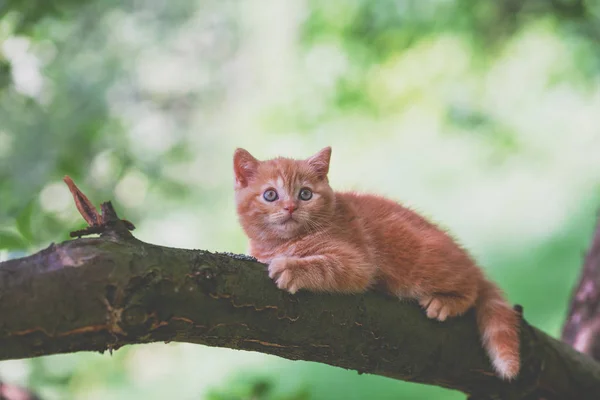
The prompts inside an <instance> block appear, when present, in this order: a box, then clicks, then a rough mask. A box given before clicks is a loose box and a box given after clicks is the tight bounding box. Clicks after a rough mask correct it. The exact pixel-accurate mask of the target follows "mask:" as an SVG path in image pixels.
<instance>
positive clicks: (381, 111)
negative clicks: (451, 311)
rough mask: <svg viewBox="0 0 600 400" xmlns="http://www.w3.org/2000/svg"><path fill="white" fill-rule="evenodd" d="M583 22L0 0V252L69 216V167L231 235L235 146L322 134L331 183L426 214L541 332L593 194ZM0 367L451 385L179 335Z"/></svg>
mask: <svg viewBox="0 0 600 400" xmlns="http://www.w3.org/2000/svg"><path fill="white" fill-rule="evenodd" d="M599 24H600V2H598V1H541V0H534V1H527V2H524V1H516V0H510V1H501V2H499V1H492V0H484V1H481V0H444V1H442V0H435V1H421V0H403V1H393V0H381V1H369V0H335V1H334V0H331V1H316V0H310V1H306V2H304V1H299V0H293V1H292V0H290V1H286V2H272V3H270V5H269V6H268V7H266V6H265V5H264V4H263V3H261V2H260V1H254V2H252V1H249V2H241V1H222V0H196V1H192V2H190V1H187V0H174V1H170V2H164V1H158V0H153V1H144V2H134V1H125V2H116V1H86V2H75V1H71V0H54V1H44V2H40V1H33V0H27V1H22V0H5V1H1V0H0V260H2V259H5V258H7V257H15V256H21V255H23V254H25V253H28V252H31V251H35V250H37V249H40V248H42V247H45V246H47V245H48V244H49V243H50V242H53V241H54V242H57V241H61V240H66V239H67V238H68V232H69V231H71V230H75V229H79V228H81V227H83V225H84V223H83V222H82V221H81V218H80V217H79V216H78V215H77V212H76V210H75V207H73V203H72V199H70V197H69V193H68V191H67V189H66V187H65V185H64V184H63V183H62V182H61V179H62V177H63V176H64V175H67V174H68V175H70V176H71V177H72V178H73V179H74V180H75V182H77V184H79V185H80V186H81V187H82V189H84V191H85V193H86V194H87V195H88V196H89V197H90V198H91V199H92V201H93V202H94V203H95V204H99V203H100V202H102V201H104V200H109V199H110V200H113V203H114V204H115V206H116V208H117V210H118V212H119V213H120V215H122V216H123V217H124V218H127V219H129V220H132V221H133V222H134V223H135V224H136V226H137V227H138V229H137V230H136V231H135V233H136V236H138V237H139V238H140V239H142V240H146V241H150V242H155V243H161V244H164V245H170V246H177V247H190V248H206V249H210V250H218V251H236V252H243V251H245V239H244V236H243V234H242V232H241V230H240V228H239V226H238V223H237V221H236V217H235V212H234V207H233V201H232V193H231V192H232V177H231V154H232V152H233V149H234V148H235V147H246V148H248V149H249V150H250V151H251V152H252V153H253V154H256V155H257V156H258V157H270V156H273V155H276V154H285V155H292V156H298V157H304V156H307V155H308V154H312V153H313V152H315V151H316V150H318V149H319V148H321V147H324V146H326V145H332V146H333V149H334V151H333V163H332V170H331V181H332V183H333V185H334V186H335V187H336V188H340V189H360V190H369V191H373V192H377V193H381V194H384V195H388V196H391V197H394V198H398V199H401V200H402V201H404V202H406V203H407V204H409V205H411V206H413V207H415V208H416V209H417V210H419V211H421V212H423V213H425V214H426V215H429V216H432V217H433V219H434V220H437V221H439V222H440V223H442V225H443V226H445V227H447V228H449V229H450V230H451V231H452V232H454V233H455V235H456V236H457V237H459V238H460V240H461V241H462V242H463V243H464V244H465V245H466V246H467V247H468V248H469V249H471V251H472V252H473V253H474V255H475V256H476V258H477V259H478V260H479V261H480V263H481V264H482V265H483V266H484V267H485V268H486V270H487V272H488V274H489V275H490V276H492V277H493V278H494V279H495V280H497V281H498V282H499V283H500V284H501V286H502V287H503V288H505V290H506V292H507V294H508V296H509V298H510V299H511V301H513V302H517V303H520V304H522V305H523V306H524V308H525V315H526V317H527V318H528V319H529V320H530V321H531V322H533V323H534V324H536V325H538V326H540V327H541V328H543V329H546V330H547V331H549V332H550V333H552V334H554V335H556V334H558V333H559V332H560V327H561V325H562V322H563V319H564V314H565V312H566V307H567V302H568V298H569V296H570V291H571V288H572V285H573V283H574V282H575V280H576V278H577V274H578V271H579V267H580V264H581V260H582V257H581V255H582V252H583V251H584V250H585V249H586V247H587V245H588V243H589V238H590V237H591V232H592V229H593V226H594V222H595V210H596V208H597V207H598V204H600V172H599V171H600V158H599V157H598V156H597V155H598V154H600V133H599V131H598V128H597V127H598V126H600V119H599V118H600V117H599V116H598V115H599V114H598V111H597V110H598V109H600V86H599V85H598V82H599V81H600V80H599V79H598V78H599V75H600V61H599V60H600V56H599V55H600V51H599V50H598V46H597V43H598V39H599V38H598V29H597V27H598V26H599ZM548 293H552V296H548ZM399 323H401V321H399ZM332 340H335V338H332ZM0 377H1V378H2V379H3V380H9V381H14V382H16V383H21V384H24V385H28V386H31V387H33V388H34V389H36V390H38V391H39V392H40V393H41V394H42V395H43V396H44V398H47V399H70V398H81V397H82V396H84V395H85V396H86V397H88V398H89V397H90V396H91V397H94V396H96V397H97V398H123V399H126V398H147V399H153V398H157V399H158V398H166V397H177V398H189V399H197V398H208V399H249V398H257V399H301V398H302V399H305V398H306V399H336V398H347V399H352V398H356V399H362V398H381V399H385V398H390V399H391V398H410V399H428V398H436V399H453V398H457V399H458V398H463V396H462V395H460V394H457V393H450V392H448V391H445V390H442V389H439V388H428V387H423V386H420V385H411V384H406V383H402V382H397V381H394V380H390V379H385V378H381V377H375V376H365V375H360V376H359V375H357V374H356V373H355V372H352V371H343V370H340V369H334V368H331V367H327V366H324V365H315V364H312V363H301V362H297V363H291V362H286V361H283V360H278V359H275V358H273V357H267V356H262V355H257V354H252V353H241V352H233V351H229V350H223V349H211V348H204V347H200V346H191V347H190V346H186V345H169V346H167V345H150V346H137V347H132V348H125V349H121V350H119V351H118V352H117V353H116V354H115V355H114V356H113V357H110V356H108V355H98V354H75V355H68V356H57V357H47V358H40V359H35V360H28V361H22V362H21V361H15V362H9V363H0ZM89 393H92V394H91V395H89V396H88V395H87V394H89Z"/></svg>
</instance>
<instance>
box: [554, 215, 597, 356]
mask: <svg viewBox="0 0 600 400" xmlns="http://www.w3.org/2000/svg"><path fill="white" fill-rule="evenodd" d="M562 338H563V340H564V341H565V342H566V343H569V344H570V345H571V346H573V347H574V348H575V349H577V350H579V351H581V352H582V353H585V354H589V355H590V356H592V357H593V358H595V359H596V360H600V218H599V219H598V223H597V225H596V233H595V234H594V238H593V239H592V245H591V246H590V249H589V251H588V253H587V255H586V257H585V261H584V263H583V270H582V271H581V277H580V280H579V284H578V285H577V288H576V289H575V290H574V293H573V297H572V300H571V306H570V308H569V314H568V317H567V322H566V323H565V326H564V327H563V333H562Z"/></svg>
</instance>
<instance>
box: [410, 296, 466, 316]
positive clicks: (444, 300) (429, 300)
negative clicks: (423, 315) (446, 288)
mask: <svg viewBox="0 0 600 400" xmlns="http://www.w3.org/2000/svg"><path fill="white" fill-rule="evenodd" d="M474 302H475V299H473V298H469V297H466V296H461V295H457V294H444V293H436V294H435V295H433V296H424V297H421V298H420V299H419V304H420V305H421V307H423V308H424V309H425V310H426V312H427V317H429V318H435V319H437V320H438V321H445V320H446V318H448V317H455V316H458V315H461V314H464V313H465V312H466V311H467V310H468V309H469V308H471V306H473V304H474Z"/></svg>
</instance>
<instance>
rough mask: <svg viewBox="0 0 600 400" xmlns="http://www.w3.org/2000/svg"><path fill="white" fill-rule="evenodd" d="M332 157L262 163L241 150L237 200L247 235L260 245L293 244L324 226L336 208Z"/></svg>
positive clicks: (324, 153) (236, 164)
mask: <svg viewBox="0 0 600 400" xmlns="http://www.w3.org/2000/svg"><path fill="white" fill-rule="evenodd" d="M330 157H331V147H326V148H324V149H323V150H321V151H319V152H318V153H317V154H315V155H314V156H312V157H310V158H308V159H306V160H293V159H290V158H283V157H279V158H275V159H272V160H266V161H259V160H257V159H256V158H254V157H253V156H252V155H251V154H250V153H248V152H247V151H246V150H244V149H237V150H236V151H235V153H234V155H233V170H234V173H235V200H236V205H237V212H238V216H239V219H240V222H241V224H242V227H243V228H244V231H245V232H246V234H247V235H248V236H249V237H250V238H251V239H255V240H270V239H271V240H272V239H291V238H294V237H297V236H299V235H303V234H306V233H308V232H314V231H317V230H319V228H320V227H323V225H324V224H325V223H326V222H328V220H329V219H330V217H331V214H332V212H333V207H334V194H333V190H332V189H331V187H330V186H329V182H328V180H327V173H328V172H329V159H330Z"/></svg>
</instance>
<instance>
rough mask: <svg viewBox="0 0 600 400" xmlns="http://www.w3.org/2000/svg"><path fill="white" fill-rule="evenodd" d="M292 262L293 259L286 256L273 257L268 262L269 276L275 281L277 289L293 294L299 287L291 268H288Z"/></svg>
mask: <svg viewBox="0 0 600 400" xmlns="http://www.w3.org/2000/svg"><path fill="white" fill-rule="evenodd" d="M292 262H293V260H292V259H290V258H288V257H277V258H274V259H273V260H272V261H271V263H270V264H269V278H271V279H273V280H274V281H275V283H276V284H277V287H278V288H279V289H282V290H287V291H288V292H290V293H291V294H294V293H296V292H297V291H298V289H300V287H299V286H298V282H297V279H294V274H293V271H292V268H290V267H291V265H290V264H291V263H292Z"/></svg>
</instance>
